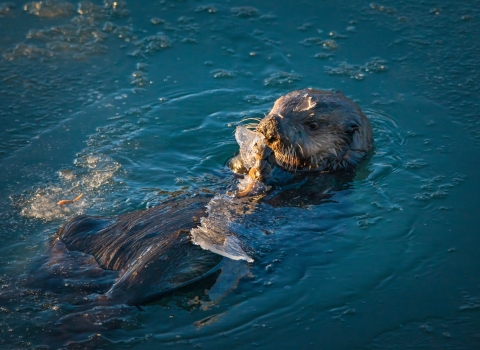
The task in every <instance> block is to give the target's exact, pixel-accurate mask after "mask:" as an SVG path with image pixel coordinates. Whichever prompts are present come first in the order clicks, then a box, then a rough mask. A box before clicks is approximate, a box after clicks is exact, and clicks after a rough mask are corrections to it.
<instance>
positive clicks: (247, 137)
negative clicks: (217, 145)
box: [235, 125, 265, 169]
mask: <svg viewBox="0 0 480 350" xmlns="http://www.w3.org/2000/svg"><path fill="white" fill-rule="evenodd" d="M235 139H236V140H237V143H238V145H239V146H240V155H241V157H242V160H243V164H244V165H245V167H246V168H247V169H250V168H252V167H254V166H255V164H256V161H257V159H256V155H257V150H256V149H255V147H254V146H255V144H256V143H260V144H265V143H264V141H263V135H262V134H260V133H258V132H256V131H252V130H248V129H247V128H246V127H244V126H242V125H239V126H237V129H236V130H235Z"/></svg>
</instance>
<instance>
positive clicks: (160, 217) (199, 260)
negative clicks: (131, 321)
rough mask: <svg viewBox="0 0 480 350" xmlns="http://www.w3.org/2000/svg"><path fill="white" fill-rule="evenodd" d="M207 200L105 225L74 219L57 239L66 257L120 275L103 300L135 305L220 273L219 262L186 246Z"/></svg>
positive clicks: (133, 215) (89, 219)
mask: <svg viewBox="0 0 480 350" xmlns="http://www.w3.org/2000/svg"><path fill="white" fill-rule="evenodd" d="M208 200H209V198H193V199H188V200H185V201H182V202H173V203H165V204H162V205H160V206H157V207H154V208H150V209H147V210H142V211H137V212H134V213H129V214H125V215H121V216H118V217H116V218H112V219H108V218H102V217H93V216H79V217H76V218H74V219H72V220H70V221H69V222H67V223H66V224H65V225H63V227H62V228H60V230H59V231H58V233H57V236H58V238H59V239H60V240H61V241H62V242H63V243H64V244H65V246H66V247H67V249H68V250H70V251H80V252H83V253H86V254H90V255H92V256H94V257H95V260H96V261H97V263H98V264H99V266H100V267H102V268H103V269H107V270H116V271H120V275H119V277H118V279H117V281H116V282H115V283H114V285H113V286H112V287H111V289H110V290H109V291H108V292H107V293H106V295H107V296H108V297H110V298H112V299H114V300H116V301H119V302H125V303H127V304H131V305H136V304H142V303H146V302H148V301H151V300H154V299H156V298H158V297H159V296H161V295H162V294H164V293H166V292H169V291H172V290H175V289H177V288H180V287H182V286H184V285H187V284H189V283H192V282H195V281H197V280H199V279H201V278H203V277H205V276H207V275H209V274H210V273H211V272H214V271H216V270H217V269H218V268H219V264H220V262H221V260H222V257H221V256H219V255H217V254H215V253H212V252H210V251H206V250H203V249H202V248H200V247H198V246H196V245H194V244H192V243H191V237H190V234H189V232H190V230H191V229H192V228H194V227H196V226H198V224H199V222H200V220H199V219H200V217H202V216H205V204H206V203H207V202H208Z"/></svg>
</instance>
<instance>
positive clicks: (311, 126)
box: [306, 121, 318, 130]
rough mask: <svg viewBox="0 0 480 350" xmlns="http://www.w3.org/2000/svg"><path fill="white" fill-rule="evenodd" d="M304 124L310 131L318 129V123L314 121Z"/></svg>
mask: <svg viewBox="0 0 480 350" xmlns="http://www.w3.org/2000/svg"><path fill="white" fill-rule="evenodd" d="M306 124H307V126H308V128H309V129H310V130H317V129H318V123H317V122H316V121H310V122H308V123H306Z"/></svg>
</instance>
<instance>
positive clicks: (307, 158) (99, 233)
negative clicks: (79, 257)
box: [57, 89, 373, 305]
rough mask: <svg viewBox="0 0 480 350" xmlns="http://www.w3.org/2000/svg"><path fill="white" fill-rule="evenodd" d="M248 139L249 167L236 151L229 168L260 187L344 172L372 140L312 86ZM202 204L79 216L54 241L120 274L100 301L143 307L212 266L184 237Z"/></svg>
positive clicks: (200, 200)
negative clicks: (273, 177) (272, 180)
mask: <svg viewBox="0 0 480 350" xmlns="http://www.w3.org/2000/svg"><path fill="white" fill-rule="evenodd" d="M255 137H256V138H255V140H254V142H253V143H251V145H250V148H251V149H252V150H253V151H252V152H253V153H254V157H253V161H252V162H251V163H250V165H247V163H248V162H247V159H242V155H241V154H242V153H241V154H240V155H239V156H237V157H235V158H234V159H233V160H232V161H231V162H230V167H231V169H232V170H233V171H234V172H236V173H243V174H247V173H248V174H249V176H251V177H252V178H254V179H256V180H258V181H265V182H267V181H268V177H269V175H270V173H271V172H272V171H273V169H274V168H275V167H279V168H281V169H283V170H284V171H287V172H308V171H322V172H327V171H338V170H340V169H345V168H347V167H350V166H353V165H355V164H356V163H357V162H358V161H359V160H360V159H362V158H363V157H365V155H366V154H367V153H368V151H369V150H370V149H371V147H372V142H373V138H372V129H371V125H370V122H369V120H368V118H367V117H366V116H365V115H364V114H363V113H362V111H361V110H360V108H359V107H358V106H357V105H356V104H355V103H354V102H352V101H350V100H349V99H347V98H346V97H345V96H344V95H343V94H342V93H341V92H332V91H322V90H312V89H305V90H299V91H294V92H291V93H289V94H287V95H285V96H283V97H280V98H279V99H278V100H277V101H276V102H275V104H274V106H273V108H272V110H271V111H270V112H269V114H268V115H267V116H266V117H265V118H264V119H263V120H261V121H260V123H259V124H258V126H257V127H256V135H255ZM237 139H238V138H237ZM253 187H254V186H253ZM248 192H249V190H245V191H243V193H242V195H241V196H245V195H248ZM209 200H210V199H209V198H206V197H196V198H190V199H186V200H183V201H174V202H168V203H164V204H161V205H159V206H157V207H154V208H150V209H146V210H143V211H138V212H134V213H130V214H125V215H121V216H119V217H117V218H112V219H109V218H100V217H89V216H81V217H77V218H73V219H72V220H70V221H69V222H67V223H66V224H65V225H63V227H62V228H61V229H60V230H59V231H58V233H57V237H58V240H59V241H60V242H62V244H65V246H66V248H67V249H68V250H73V251H80V252H83V253H87V254H90V255H92V256H94V257H95V260H96V261H97V263H98V264H99V266H100V267H102V268H103V269H109V270H118V271H120V274H119V277H118V280H117V281H116V283H115V284H114V285H113V286H112V287H111V289H110V290H109V291H108V292H107V293H106V294H105V297H107V298H109V299H113V300H115V301H118V302H125V303H128V304H135V305H138V304H143V303H145V302H148V301H150V300H154V299H156V298H158V297H159V296H161V295H162V294H164V293H165V292H168V291H171V290H174V289H177V288H179V287H182V286H184V285H186V284H189V283H192V282H195V281H197V280H199V279H201V278H203V277H205V276H207V275H209V274H210V273H212V272H214V271H215V270H218V269H219V267H220V263H221V260H222V257H221V256H220V255H218V254H216V253H214V252H212V251H208V250H203V249H202V248H200V247H199V246H196V245H194V244H193V243H192V237H191V234H192V233H191V230H192V229H193V228H195V227H198V226H199V225H200V224H201V221H202V220H201V217H205V216H206V215H207V211H206V205H207V203H208V202H209Z"/></svg>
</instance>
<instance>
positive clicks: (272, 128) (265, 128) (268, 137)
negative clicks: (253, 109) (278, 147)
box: [257, 115, 280, 144]
mask: <svg viewBox="0 0 480 350" xmlns="http://www.w3.org/2000/svg"><path fill="white" fill-rule="evenodd" d="M257 131H258V132H259V133H261V134H262V135H263V136H265V141H266V142H267V143H270V144H271V143H273V142H275V141H278V140H279V139H280V135H279V121H278V118H277V117H275V116H273V115H270V116H266V117H265V118H263V119H262V120H261V121H260V123H259V124H258V125H257Z"/></svg>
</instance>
